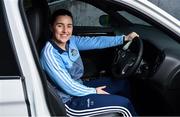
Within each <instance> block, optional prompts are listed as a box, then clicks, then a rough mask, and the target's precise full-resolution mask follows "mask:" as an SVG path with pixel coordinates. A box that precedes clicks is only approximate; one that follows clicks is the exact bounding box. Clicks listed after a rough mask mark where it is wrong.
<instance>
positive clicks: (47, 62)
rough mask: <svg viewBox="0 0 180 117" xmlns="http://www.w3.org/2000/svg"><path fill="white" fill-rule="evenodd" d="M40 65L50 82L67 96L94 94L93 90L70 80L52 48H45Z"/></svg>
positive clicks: (94, 90)
mask: <svg viewBox="0 0 180 117" xmlns="http://www.w3.org/2000/svg"><path fill="white" fill-rule="evenodd" d="M41 63H42V65H43V69H44V70H45V71H46V72H47V73H48V75H49V76H50V78H51V79H52V81H54V82H55V84H56V85H57V86H58V87H60V88H61V89H62V90H64V91H65V92H66V93H67V94H69V95H73V96H85V95H88V94H95V93H96V89H95V88H91V87H87V86H85V85H83V84H81V83H79V82H78V81H75V80H74V79H72V78H71V76H70V74H69V73H68V71H67V70H66V69H65V67H64V64H63V62H62V60H61V58H58V57H57V56H55V54H54V53H53V52H52V48H51V49H48V48H46V49H45V50H44V52H43V53H42V54H41Z"/></svg>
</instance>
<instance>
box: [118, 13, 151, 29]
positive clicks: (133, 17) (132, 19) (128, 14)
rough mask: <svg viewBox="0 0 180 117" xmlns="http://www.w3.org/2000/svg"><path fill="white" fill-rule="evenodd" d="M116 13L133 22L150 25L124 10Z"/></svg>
mask: <svg viewBox="0 0 180 117" xmlns="http://www.w3.org/2000/svg"><path fill="white" fill-rule="evenodd" d="M118 13H119V14H120V15H121V16H123V17H124V18H126V19H127V20H128V21H130V22H131V23H133V24H139V25H146V26H151V25H150V24H149V23H147V22H145V21H144V20H142V19H140V18H138V17H136V16H134V15H132V14H130V13H128V12H126V11H118Z"/></svg>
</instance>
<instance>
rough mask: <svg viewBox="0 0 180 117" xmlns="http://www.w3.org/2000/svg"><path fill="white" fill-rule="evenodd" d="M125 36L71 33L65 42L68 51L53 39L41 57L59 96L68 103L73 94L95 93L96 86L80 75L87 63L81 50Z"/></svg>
mask: <svg viewBox="0 0 180 117" xmlns="http://www.w3.org/2000/svg"><path fill="white" fill-rule="evenodd" d="M123 37H124V36H98V37H87V36H84V37H82V36H71V38H70V40H69V41H68V43H67V44H66V51H64V50H62V49H61V48H59V47H58V46H57V45H56V44H55V43H54V42H53V41H52V40H51V41H48V42H47V43H46V45H45V47H44V48H43V50H42V52H41V56H40V61H41V64H42V67H43V69H44V71H45V72H46V73H47V74H48V75H49V77H50V78H51V80H52V81H53V82H54V84H55V85H56V89H57V91H58V94H59V96H60V97H61V98H62V101H63V102H64V103H66V102H67V101H69V100H70V99H71V97H72V96H85V95H89V94H95V93H96V89H95V88H94V87H87V86H85V85H83V82H82V80H81V79H80V78H81V77H82V76H83V73H84V67H83V63H82V60H81V56H80V53H79V50H91V49H102V48H107V47H113V46H117V45H119V44H123Z"/></svg>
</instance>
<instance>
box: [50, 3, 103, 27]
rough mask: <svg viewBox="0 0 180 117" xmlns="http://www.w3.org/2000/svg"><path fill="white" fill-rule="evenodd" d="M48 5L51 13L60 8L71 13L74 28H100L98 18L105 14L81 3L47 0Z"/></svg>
mask: <svg viewBox="0 0 180 117" xmlns="http://www.w3.org/2000/svg"><path fill="white" fill-rule="evenodd" d="M48 4H49V7H50V11H51V13H53V12H54V11H55V10H57V9H61V8H63V9H68V10H69V11H71V13H72V15H73V18H74V26H101V25H100V23H99V17H100V16H101V15H104V14H106V13H105V12H103V11H102V10H100V9H98V8H96V7H94V6H92V5H90V4H87V3H84V2H81V1H75V0H48ZM92 9H93V10H92ZM82 14H83V15H82Z"/></svg>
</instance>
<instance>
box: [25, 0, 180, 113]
mask: <svg viewBox="0 0 180 117" xmlns="http://www.w3.org/2000/svg"><path fill="white" fill-rule="evenodd" d="M39 1H40V2H39V3H37V2H35V0H34V2H35V3H36V5H33V6H32V7H29V8H28V9H27V10H26V16H27V21H28V24H27V27H28V28H29V30H28V28H27V32H29V35H30V36H29V38H30V39H33V43H34V46H35V48H34V49H35V51H36V52H37V56H39V53H40V51H41V49H42V47H43V45H44V44H45V42H46V41H47V40H48V39H50V37H51V32H50V30H49V23H48V19H49V16H50V12H49V10H47V9H49V7H48V4H47V1H46V2H45V0H44V1H43V0H39ZM80 1H81V2H86V3H87V4H91V5H93V6H95V7H97V8H99V9H101V10H103V11H104V12H106V13H107V14H108V15H103V16H100V17H99V22H100V24H101V25H102V26H74V30H73V34H74V35H80V36H100V35H105V36H110V35H117V34H128V33H129V32H131V31H135V32H137V33H138V34H139V35H140V38H139V40H138V39H137V40H136V41H134V42H133V43H132V44H131V46H130V48H129V49H128V50H127V51H123V50H122V48H123V46H124V45H121V46H116V47H111V48H106V49H99V50H98V49H96V50H89V51H81V57H82V60H83V63H84V67H85V73H84V76H83V77H84V80H91V79H94V78H97V77H102V76H108V77H112V78H127V79H128V80H129V81H130V83H131V93H132V102H133V104H134V106H135V109H136V110H137V113H138V114H139V115H142V116H153V115H161V116H162V115H179V114H180V110H179V108H180V100H179V98H180V93H179V92H180V42H178V41H177V39H176V38H177V37H176V36H175V35H174V34H173V33H172V32H170V31H169V30H168V29H165V28H164V27H163V26H161V25H160V24H158V23H157V22H155V21H153V20H152V19H151V18H149V17H148V16H145V14H143V15H142V14H140V12H138V11H136V10H134V9H132V8H129V7H127V6H124V5H122V4H116V2H111V1H109V0H104V1H101V2H99V1H97V2H94V1H93V0H86V1H85V0H80ZM112 6H113V7H112ZM119 11H120V12H121V11H126V12H128V13H130V14H132V15H135V16H137V17H139V18H141V19H142V20H145V21H146V20H148V21H147V22H148V23H149V24H150V25H142V24H134V23H132V22H130V21H129V20H128V19H127V18H126V17H124V16H123V15H121V14H120V13H119ZM107 19H108V21H107ZM119 52H120V53H121V54H120V55H119V54H118V53H119ZM122 54H125V55H126V58H125V59H121V60H120V59H117V58H119V57H120V58H121V57H122ZM115 61H117V62H115ZM131 63H132V64H133V65H132V66H131ZM127 65H129V66H128V68H127V69H129V70H128V72H127V74H126V75H127V76H123V75H122V70H123V69H125V67H127ZM132 69H133V70H132ZM43 78H44V79H46V81H48V82H46V84H45V85H46V87H47V90H48V98H47V102H48V103H49V107H50V110H51V113H52V115H60V116H65V115H66V111H65V107H64V105H63V103H62V102H61V100H60V99H59V97H58V96H57V94H56V92H55V91H54V89H53V83H52V82H51V81H50V80H48V79H49V78H48V76H47V75H46V74H45V73H44V75H43Z"/></svg>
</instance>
